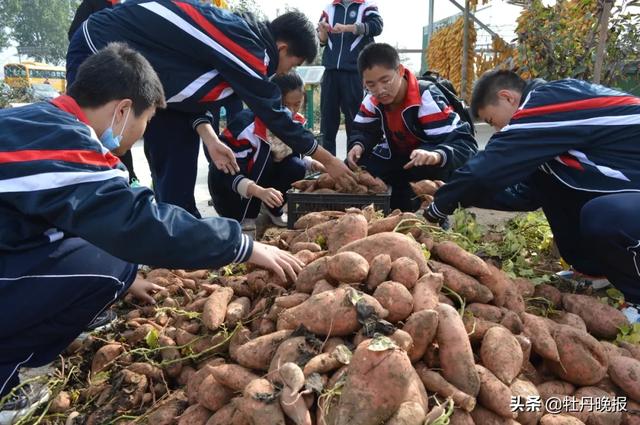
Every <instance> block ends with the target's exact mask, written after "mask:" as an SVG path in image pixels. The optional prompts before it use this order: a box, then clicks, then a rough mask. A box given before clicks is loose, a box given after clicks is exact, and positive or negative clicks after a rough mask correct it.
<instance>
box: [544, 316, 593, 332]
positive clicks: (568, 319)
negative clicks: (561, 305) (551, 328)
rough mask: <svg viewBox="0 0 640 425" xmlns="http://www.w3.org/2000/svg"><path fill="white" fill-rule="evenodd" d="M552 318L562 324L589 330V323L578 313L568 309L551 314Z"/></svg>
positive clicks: (584, 330)
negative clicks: (570, 311)
mask: <svg viewBox="0 0 640 425" xmlns="http://www.w3.org/2000/svg"><path fill="white" fill-rule="evenodd" d="M550 317H551V320H553V321H554V322H556V323H559V324H561V325H567V326H571V327H573V328H576V329H578V330H580V331H583V332H587V325H586V324H585V323H584V320H582V318H581V317H580V316H578V315H577V314H573V313H569V312H567V311H561V312H559V313H557V314H553V315H551V316H550Z"/></svg>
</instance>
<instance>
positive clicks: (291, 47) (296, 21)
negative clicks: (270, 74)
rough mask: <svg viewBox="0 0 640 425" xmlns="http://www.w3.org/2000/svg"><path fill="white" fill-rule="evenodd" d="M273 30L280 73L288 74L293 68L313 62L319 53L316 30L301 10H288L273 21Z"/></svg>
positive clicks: (278, 71)
mask: <svg viewBox="0 0 640 425" xmlns="http://www.w3.org/2000/svg"><path fill="white" fill-rule="evenodd" d="M271 32H272V34H273V38H274V39H275V40H276V46H278V55H279V60H278V70H277V73H278V74H286V73H287V72H289V71H290V70H291V68H293V67H295V66H298V65H302V64H303V63H304V62H307V63H311V62H313V60H314V59H315V58H316V55H317V54H318V43H317V41H316V30H315V28H314V26H313V24H312V23H311V21H309V19H307V17H306V16H305V15H304V14H303V13H302V12H299V11H291V12H287V13H285V14H283V15H280V16H278V17H277V18H276V19H274V20H273V21H271Z"/></svg>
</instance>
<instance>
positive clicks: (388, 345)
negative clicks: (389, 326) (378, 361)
mask: <svg viewBox="0 0 640 425" xmlns="http://www.w3.org/2000/svg"><path fill="white" fill-rule="evenodd" d="M396 348H398V345H397V344H396V343H395V342H394V341H393V340H392V339H391V338H389V337H386V336H383V335H378V336H376V337H374V338H373V340H372V341H371V343H370V344H369V347H367V349H368V350H369V351H387V350H393V349H396Z"/></svg>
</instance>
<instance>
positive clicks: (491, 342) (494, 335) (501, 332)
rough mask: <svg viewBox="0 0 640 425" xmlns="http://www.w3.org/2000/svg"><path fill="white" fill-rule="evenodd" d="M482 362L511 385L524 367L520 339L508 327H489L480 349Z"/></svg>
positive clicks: (500, 378) (501, 379)
mask: <svg viewBox="0 0 640 425" xmlns="http://www.w3.org/2000/svg"><path fill="white" fill-rule="evenodd" d="M480 357H481V358H482V364H483V365H484V366H485V367H486V368H487V369H489V370H490V371H491V372H493V374H495V376H496V377H498V379H499V380H500V381H502V382H504V383H505V384H506V385H511V383H512V382H513V380H514V379H515V378H516V376H518V374H519V373H520V370H521V369H522V362H523V354H522V348H521V347H520V343H519V342H518V340H517V339H516V338H515V337H514V336H513V335H512V334H511V332H509V331H508V330H507V329H505V328H502V327H499V326H498V327H494V328H491V329H489V330H488V331H487V332H486V334H485V335H484V338H483V339H482V347H481V349H480Z"/></svg>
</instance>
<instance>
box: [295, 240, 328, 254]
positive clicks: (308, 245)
mask: <svg viewBox="0 0 640 425" xmlns="http://www.w3.org/2000/svg"><path fill="white" fill-rule="evenodd" d="M305 249H306V250H308V251H311V252H320V251H322V247H321V246H320V245H318V244H317V243H315V242H298V243H296V244H295V245H293V246H292V247H291V253H292V254H296V253H298V252H300V251H303V250H305Z"/></svg>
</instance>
